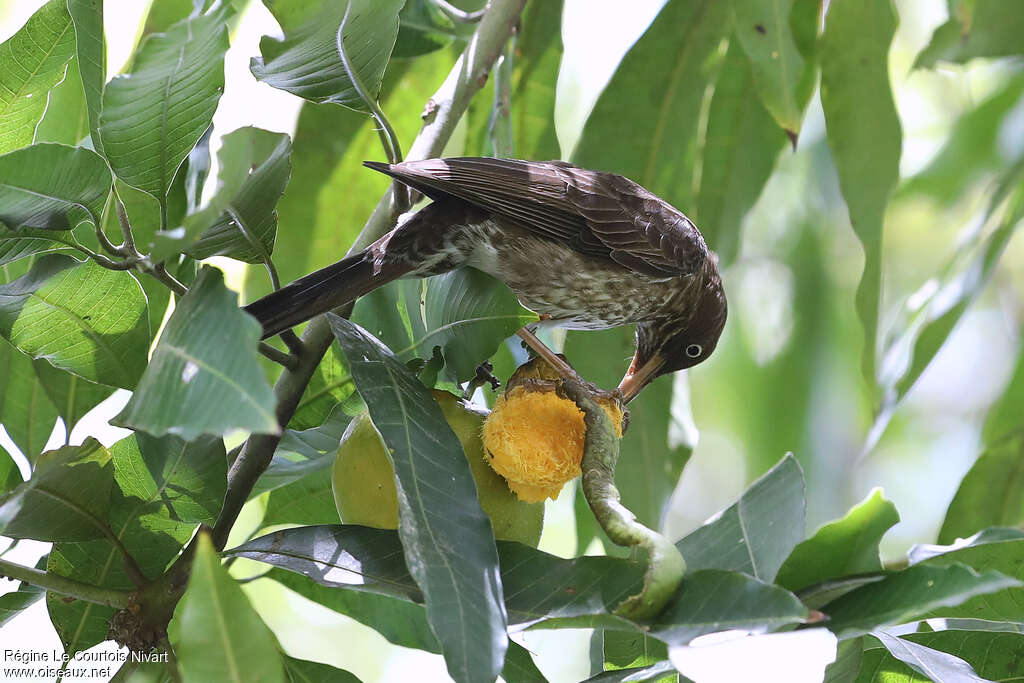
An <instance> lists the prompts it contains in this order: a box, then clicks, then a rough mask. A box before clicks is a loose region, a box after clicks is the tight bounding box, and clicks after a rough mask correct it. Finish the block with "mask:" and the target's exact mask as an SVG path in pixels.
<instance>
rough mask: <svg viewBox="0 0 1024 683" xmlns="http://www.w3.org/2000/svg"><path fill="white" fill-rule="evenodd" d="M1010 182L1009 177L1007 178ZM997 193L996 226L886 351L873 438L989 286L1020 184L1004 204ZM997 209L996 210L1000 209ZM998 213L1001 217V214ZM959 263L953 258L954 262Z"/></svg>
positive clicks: (1010, 231) (1013, 225) (1022, 195)
mask: <svg viewBox="0 0 1024 683" xmlns="http://www.w3.org/2000/svg"><path fill="white" fill-rule="evenodd" d="M1009 178H1011V179H1012V178H1013V175H1010V176H1009ZM999 200H1000V197H999V196H998V195H997V197H996V199H995V200H994V201H993V207H992V210H993V212H996V213H995V215H998V216H999V223H998V225H996V227H995V228H994V229H993V230H992V231H991V232H990V233H989V234H988V235H986V237H985V239H984V240H983V241H982V242H981V244H979V245H978V248H977V249H975V250H974V251H973V252H972V253H970V254H969V255H968V258H969V259H970V260H969V261H968V262H967V265H966V267H965V268H964V269H962V270H959V271H958V270H955V269H954V267H953V266H952V264H951V266H950V267H949V268H947V272H949V273H951V274H950V275H948V276H947V277H946V278H945V281H943V282H941V283H940V286H939V287H938V288H936V290H935V292H934V293H933V294H932V295H931V296H930V297H928V298H927V299H926V300H925V301H924V302H923V303H922V304H921V307H920V309H919V311H918V313H917V315H916V316H915V319H914V320H913V321H912V323H911V324H910V325H908V327H907V330H906V331H905V332H904V333H903V334H902V335H901V336H900V337H899V338H898V339H897V340H896V341H894V342H893V343H892V344H891V345H890V347H889V349H887V351H886V357H885V362H884V366H883V368H882V372H881V373H880V377H879V379H878V383H879V385H880V387H881V389H882V391H883V392H884V396H883V401H882V405H881V408H880V410H879V413H878V417H877V418H876V425H875V427H874V428H873V431H874V432H875V435H876V438H877V436H878V435H880V431H881V430H882V429H883V428H884V427H885V425H886V424H887V423H888V420H889V419H890V417H891V414H892V411H893V410H894V409H895V407H896V405H897V404H898V403H899V402H900V401H901V400H903V398H904V397H905V396H906V395H907V393H908V392H909V391H910V389H911V388H912V387H913V386H914V384H915V383H916V382H917V380H918V378H920V377H921V375H922V373H924V371H925V369H926V368H927V367H928V365H929V364H930V363H931V362H932V359H934V358H935V356H936V355H937V354H938V352H939V349H941V348H942V346H943V344H945V343H946V340H947V339H949V335H950V334H951V333H952V332H953V329H954V328H955V327H956V326H957V324H958V323H959V322H960V320H961V319H962V318H963V316H964V313H965V312H966V311H967V308H968V307H969V306H970V305H971V304H972V303H973V302H974V300H975V299H977V298H978V296H979V295H980V294H981V292H982V291H983V290H984V288H985V286H986V285H987V284H988V282H989V280H990V279H991V277H992V274H993V272H994V271H995V268H996V266H997V265H998V264H999V261H1000V259H1001V258H1002V256H1003V252H1005V251H1006V246H1007V244H1008V243H1009V241H1010V239H1011V238H1012V237H1013V235H1014V233H1015V232H1016V231H1017V228H1018V227H1020V225H1021V222H1022V219H1024V186H1018V187H1016V189H1015V190H1013V194H1012V195H1011V196H1010V197H1009V199H1008V201H1007V202H1006V205H1005V206H1001V202H1000V201H999ZM1000 209H1001V211H1000ZM1000 213H1001V215H1000ZM961 260H963V254H962V253H961V254H957V255H956V256H955V257H954V262H957V261H961Z"/></svg>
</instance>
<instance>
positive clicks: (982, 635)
mask: <svg viewBox="0 0 1024 683" xmlns="http://www.w3.org/2000/svg"><path fill="white" fill-rule="evenodd" d="M899 640H900V641H902V643H901V644H902V645H903V646H904V647H912V648H914V650H915V652H916V653H921V655H920V656H921V660H922V662H924V661H928V662H929V664H930V663H931V662H930V660H931V659H932V658H934V657H935V656H936V654H939V653H948V654H947V655H946V657H949V658H950V659H952V658H953V657H956V658H958V659H959V660H961V661H963V662H966V663H967V664H968V665H969V666H971V667H973V669H974V672H975V674H976V675H977V676H980V677H983V680H990V681H1013V680H1016V679H1018V678H1019V676H1020V670H1019V662H1020V660H1021V657H1024V635H1021V634H1019V633H996V632H992V631H958V630H949V631H936V632H934V633H908V634H906V635H902V636H900V638H899ZM883 642H884V641H883ZM925 649H927V650H928V651H927V652H922V650H925ZM932 653H935V654H932ZM925 657H927V658H928V660H925V659H924V658H925ZM947 661H948V660H947ZM953 661H956V660H953ZM956 673H957V674H958V673H959V671H957V672H956ZM955 675H956V674H954V677H953V678H948V677H947V678H942V679H939V680H943V681H961V680H964V681H969V680H972V679H970V678H956V677H955ZM897 676H900V677H899V678H897ZM892 680H899V681H900V683H904V682H905V683H918V682H920V683H929V681H931V680H934V679H933V678H930V677H928V676H924V675H922V674H920V673H917V672H915V671H913V670H911V669H910V667H908V666H907V665H906V664H904V663H902V662H901V661H898V660H897V659H896V658H895V657H893V656H892V654H890V653H889V652H887V651H886V650H885V648H872V649H870V650H867V651H865V652H864V666H863V668H862V669H861V676H860V677H859V678H858V679H857V683H869V682H874V681H878V682H879V683H881V682H882V681H892ZM974 680H977V679H974Z"/></svg>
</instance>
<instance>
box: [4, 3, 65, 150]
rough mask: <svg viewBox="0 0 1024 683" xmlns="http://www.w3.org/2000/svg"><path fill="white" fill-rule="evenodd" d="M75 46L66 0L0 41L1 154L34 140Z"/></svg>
mask: <svg viewBox="0 0 1024 683" xmlns="http://www.w3.org/2000/svg"><path fill="white" fill-rule="evenodd" d="M74 49H75V32H74V29H73V28H72V26H71V17H70V16H69V15H68V10H67V7H66V3H65V0H50V2H48V3H46V4H45V5H43V6H42V7H41V8H40V9H39V10H38V11H37V12H36V13H35V14H33V15H32V16H31V17H29V20H28V21H27V22H25V25H24V26H22V27H21V29H20V30H19V31H18V32H17V33H15V34H14V35H13V36H11V38H9V39H8V40H7V41H5V42H4V43H3V44H0V154H2V153H4V152H9V151H11V150H14V149H18V148H19V147H25V146H26V145H30V144H32V140H33V138H34V136H35V132H36V124H38V123H39V120H40V119H42V118H43V112H44V111H46V100H47V94H48V93H49V92H50V89H51V88H53V87H54V86H55V85H57V84H58V83H60V82H61V80H63V78H64V72H65V70H66V68H67V64H68V61H70V59H71V56H72V54H74Z"/></svg>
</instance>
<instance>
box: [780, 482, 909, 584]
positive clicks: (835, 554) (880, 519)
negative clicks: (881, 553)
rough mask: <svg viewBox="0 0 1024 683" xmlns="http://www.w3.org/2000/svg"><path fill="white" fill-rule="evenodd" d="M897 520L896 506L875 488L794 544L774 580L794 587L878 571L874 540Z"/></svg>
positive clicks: (880, 537)
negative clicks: (839, 517) (849, 507)
mask: <svg viewBox="0 0 1024 683" xmlns="http://www.w3.org/2000/svg"><path fill="white" fill-rule="evenodd" d="M899 521H900V516H899V513H898V512H896V506H895V505H893V504H892V503H891V502H889V501H888V500H886V499H885V498H883V497H882V490H881V489H875V490H874V491H872V492H871V494H870V495H869V496H868V497H867V498H866V499H865V500H864V502H862V503H860V504H859V505H857V506H855V507H854V508H853V509H851V510H850V511H849V512H848V513H846V516H845V517H843V518H842V519H839V520H836V521H834V522H830V523H828V524H825V525H823V526H822V527H821V528H820V529H818V530H817V531H816V532H815V533H814V535H813V536H811V537H810V538H809V539H807V540H806V541H803V542H801V543H800V544H799V545H798V546H797V547H796V548H794V549H793V552H792V553H790V555H789V557H787V558H786V561H785V562H784V563H783V565H782V567H781V568H780V569H779V573H778V576H777V577H776V579H775V581H776V583H778V584H779V585H780V586H783V587H785V588H788V589H789V590H793V591H796V590H800V589H801V588H806V587H807V586H810V585H812V584H815V583H820V582H822V581H825V580H826V579H833V578H837V577H841V576H845V575H848V574H866V573H869V572H878V571H881V570H882V562H881V560H880V559H879V557H878V543H879V542H880V541H881V540H882V536H883V535H884V534H885V532H886V531H888V530H889V528H890V527H892V526H893V525H894V524H896V523H897V522H899Z"/></svg>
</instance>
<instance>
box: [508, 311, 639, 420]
mask: <svg viewBox="0 0 1024 683" xmlns="http://www.w3.org/2000/svg"><path fill="white" fill-rule="evenodd" d="M542 319H543V318H542ZM516 334H518V335H519V337H520V338H521V339H522V340H523V341H524V342H526V344H527V345H528V346H529V347H530V348H531V349H533V350H534V351H535V352H536V353H537V355H538V356H540V357H541V358H543V359H544V360H545V361H547V363H548V364H549V365H550V366H551V367H553V368H554V369H555V372H557V373H558V374H559V375H561V377H562V379H564V380H569V381H572V382H579V383H580V384H582V385H583V386H585V387H587V389H588V390H589V391H590V393H591V394H592V395H595V396H602V397H606V398H610V399H614V400H616V401H618V402H619V403H621V402H622V392H620V391H619V390H618V389H613V390H611V391H609V390H607V389H602V388H600V387H599V386H597V385H596V384H594V383H593V382H588V381H587V380H585V379H583V378H582V377H580V373H578V372H576V369H575V368H574V367H573V366H571V365H569V363H567V362H566V361H565V359H563V358H562V357H561V356H559V355H558V354H557V353H555V352H554V351H552V350H551V349H550V348H548V346H547V344H545V343H544V342H542V341H541V340H540V339H538V338H537V335H535V334H534V333H533V332H530V330H528V329H526V328H525V327H521V328H519V331H518V332H516Z"/></svg>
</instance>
